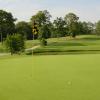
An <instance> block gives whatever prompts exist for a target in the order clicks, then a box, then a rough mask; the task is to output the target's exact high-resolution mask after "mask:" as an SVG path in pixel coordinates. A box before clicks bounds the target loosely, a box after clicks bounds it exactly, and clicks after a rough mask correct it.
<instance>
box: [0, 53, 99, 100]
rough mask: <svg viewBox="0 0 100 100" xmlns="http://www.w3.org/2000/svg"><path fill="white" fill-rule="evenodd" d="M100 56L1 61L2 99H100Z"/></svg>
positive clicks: (36, 57) (48, 57)
mask: <svg viewBox="0 0 100 100" xmlns="http://www.w3.org/2000/svg"><path fill="white" fill-rule="evenodd" d="M99 76H100V54H98V55H97V54H96V55H93V54H86V55H66V56H64V55H63V56H59V55H58V56H33V57H32V56H28V57H27V56H26V57H24V56H23V57H19V56H17V57H15V56H14V57H4V58H0V100H100V95H99V94H100V78H99Z"/></svg>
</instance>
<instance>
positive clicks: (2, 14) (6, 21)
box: [0, 10, 16, 41]
mask: <svg viewBox="0 0 100 100" xmlns="http://www.w3.org/2000/svg"><path fill="white" fill-rule="evenodd" d="M15 21H16V19H15V18H13V16H12V14H11V13H9V12H6V11H3V10H0V36H1V38H0V40H1V41H3V38H6V36H7V35H9V34H13V33H14V32H15V24H14V22H15Z"/></svg>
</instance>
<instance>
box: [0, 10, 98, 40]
mask: <svg viewBox="0 0 100 100" xmlns="http://www.w3.org/2000/svg"><path fill="white" fill-rule="evenodd" d="M51 17H52V16H51V14H50V13H49V12H48V11H47V10H44V11H39V12H37V13H36V15H33V16H32V17H31V18H30V21H29V22H25V21H20V22H17V23H15V22H16V21H17V19H16V18H14V17H13V15H12V13H9V12H6V11H3V10H0V41H3V40H4V39H5V38H6V37H7V35H12V34H15V33H16V34H17V33H18V34H21V35H22V36H23V37H24V38H25V39H26V40H31V39H41V38H51V37H64V36H69V35H70V36H72V37H75V36H76V35H79V34H99V33H100V21H98V22H97V23H92V22H85V21H83V22H82V21H79V17H78V16H77V15H76V14H74V13H68V14H66V15H65V17H64V18H62V17H57V18H56V19H55V20H54V21H51V20H50V19H51Z"/></svg>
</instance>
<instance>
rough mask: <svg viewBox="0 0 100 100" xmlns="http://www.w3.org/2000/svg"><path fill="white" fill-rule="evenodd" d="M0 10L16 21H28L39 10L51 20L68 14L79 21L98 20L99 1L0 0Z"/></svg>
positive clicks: (99, 18)
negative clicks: (8, 13) (73, 15)
mask: <svg viewBox="0 0 100 100" xmlns="http://www.w3.org/2000/svg"><path fill="white" fill-rule="evenodd" d="M0 9H2V10H6V11H8V12H11V13H12V14H13V16H14V17H15V18H17V19H18V21H29V20H30V18H31V16H32V15H35V14H36V13H37V12H38V11H41V10H48V11H49V12H50V14H51V15H52V20H54V19H55V18H56V17H64V16H65V15H66V14H68V13H69V12H73V13H75V14H76V15H77V16H78V17H79V18H80V20H81V21H91V22H97V21H98V20H100V0H0Z"/></svg>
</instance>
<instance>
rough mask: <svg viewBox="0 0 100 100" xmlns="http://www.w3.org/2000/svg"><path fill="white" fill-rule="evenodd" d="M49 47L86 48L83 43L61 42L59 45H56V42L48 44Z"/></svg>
mask: <svg viewBox="0 0 100 100" xmlns="http://www.w3.org/2000/svg"><path fill="white" fill-rule="evenodd" d="M49 46H87V45H85V44H83V43H74V42H72V43H64V42H61V43H58V42H53V43H50V44H49Z"/></svg>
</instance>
